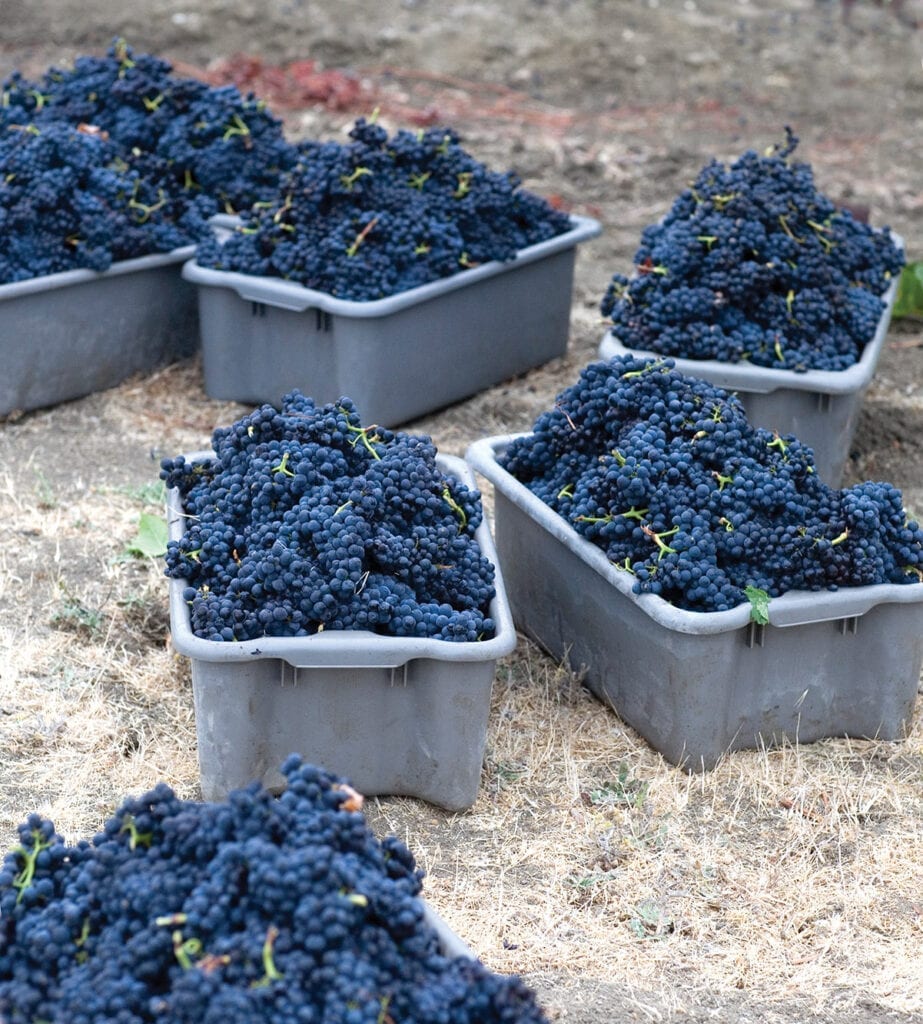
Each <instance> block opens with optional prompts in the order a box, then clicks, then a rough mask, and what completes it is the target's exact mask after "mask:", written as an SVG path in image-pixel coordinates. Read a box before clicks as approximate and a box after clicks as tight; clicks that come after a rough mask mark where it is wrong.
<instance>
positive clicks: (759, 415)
mask: <svg viewBox="0 0 923 1024" xmlns="http://www.w3.org/2000/svg"><path fill="white" fill-rule="evenodd" d="M896 294H897V281H896V280H895V281H894V282H892V284H891V287H890V288H889V289H888V290H887V292H886V293H885V294H884V295H883V296H882V298H883V300H884V302H885V308H884V311H883V313H882V315H881V319H880V320H879V321H878V328H877V330H876V331H875V336H874V337H873V338H872V340H871V341H870V342H869V343H868V344H867V345H866V346H865V348H864V349H863V351H862V356H861V358H860V359H859V362H857V363H856V364H855V365H854V366H851V367H849V369H847V370H808V371H806V372H805V373H795V372H794V371H792V370H775V369H772V368H771V367H766V366H751V365H749V364H747V363H723V362H720V361H719V360H717V359H677V358H675V357H673V356H670V357H669V358H671V359H673V361H674V363H676V369H677V370H679V371H680V372H681V373H685V374H687V375H688V376H690V377H700V378H701V379H703V380H707V381H710V382H711V383H712V384H716V385H717V386H718V387H721V388H724V389H725V390H727V391H734V392H736V393H737V395H738V397H739V398H740V400H741V402H742V403H743V406H744V409H745V410H746V413H747V418H748V419H749V420H750V422H751V423H752V424H753V425H754V426H757V427H766V428H767V429H768V430H775V431H777V432H778V433H780V434H794V435H795V436H796V437H797V438H798V440H799V441H802V442H803V443H804V444H807V445H810V446H811V448H813V449H814V461H815V465H816V466H817V472H818V473H819V474H820V476H821V479H822V480H823V481H824V482H825V483H828V484H830V486H831V487H839V486H840V483H841V481H842V478H843V470H844V468H845V466H846V460H847V459H848V458H849V449H850V446H851V445H852V440H853V437H855V434H856V427H857V426H858V424H859V412H860V410H861V408H862V399H863V396H864V395H865V392H866V389H867V388H868V386H869V384H870V383H871V380H872V377H873V375H874V373H875V368H876V367H877V365H878V360H879V358H880V356H881V350H882V347H883V346H884V341H885V335H886V334H887V333H888V326H889V325H890V323H891V311H892V309H893V308H894V299H895V296H896ZM599 355H600V358H602V359H612V358H613V356H620V355H635V356H640V357H641V358H651V359H663V358H664V356H663V355H662V354H660V353H656V352H645V351H642V350H641V349H634V348H626V347H625V346H624V345H623V344H622V343H621V342H620V341H619V340H618V338H616V337H615V336H614V335H612V334H611V333H609V334H606V335H605V336H604V337H603V340H602V343H601V344H600V346H599Z"/></svg>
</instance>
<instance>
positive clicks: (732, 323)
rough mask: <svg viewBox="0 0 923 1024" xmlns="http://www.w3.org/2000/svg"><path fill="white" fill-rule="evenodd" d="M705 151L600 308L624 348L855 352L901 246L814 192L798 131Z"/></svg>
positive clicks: (840, 355) (799, 364) (729, 357)
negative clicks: (735, 152) (759, 145)
mask: <svg viewBox="0 0 923 1024" xmlns="http://www.w3.org/2000/svg"><path fill="white" fill-rule="evenodd" d="M786 135H787V138H786V142H785V144H784V145H783V146H781V147H777V148H774V149H772V150H771V151H770V152H769V153H768V154H766V155H759V154H757V153H756V152H754V151H753V150H748V151H747V152H745V153H744V154H743V155H742V156H741V157H740V158H739V159H738V160H736V161H735V162H734V163H732V164H731V165H730V166H727V165H725V164H722V163H720V162H719V161H717V160H713V161H711V162H710V163H709V164H707V165H706V166H705V167H703V168H702V170H701V171H700V172H699V174H698V176H697V178H696V179H695V181H694V182H693V183H692V185H691V186H690V187H689V188H688V189H686V190H684V191H683V192H682V193H681V194H680V195H679V196H678V197H677V199H676V200H675V202H674V203H673V206H672V208H671V209H670V211H669V213H668V214H667V215H666V216H665V217H664V218H663V220H662V221H660V222H658V223H656V224H652V225H650V226H649V227H647V228H645V229H644V231H643V232H642V235H641V245H640V248H639V249H638V251H637V252H636V253H635V257H634V263H635V272H634V273H633V274H631V275H624V274H614V275H613V277H612V280H611V282H610V284H609V286H608V288H607V290H606V292H605V295H604V296H603V300H602V304H601V309H602V313H603V316H605V317H609V318H610V319H611V320H612V333H613V334H614V335H615V336H616V337H617V338H618V339H619V340H620V342H621V343H622V344H623V345H624V346H625V347H626V348H628V349H631V350H639V351H646V352H655V353H658V354H661V355H668V356H673V357H674V358H677V359H717V360H720V361H722V362H731V363H737V362H747V363H750V364H752V365H754V366H764V367H772V368H775V369H785V370H792V371H795V372H802V373H803V372H805V371H807V370H845V369H848V368H849V367H850V366H853V365H855V363H856V362H857V361H858V360H859V359H860V358H861V357H862V353H863V351H864V349H865V346H866V345H867V344H868V343H869V342H870V341H871V340H872V338H873V337H874V335H875V330H876V327H877V325H878V322H879V320H880V319H881V315H882V312H883V310H884V302H883V300H882V295H883V293H884V292H885V291H887V289H888V287H889V285H890V283H891V281H892V280H893V279H894V278H895V276H896V275H898V274H899V273H900V270H901V267H902V266H903V263H904V258H903V253H902V251H901V250H900V249H899V248H898V247H897V245H895V243H894V241H893V239H892V238H891V235H890V232H889V231H888V229H887V228H883V229H882V230H875V229H873V228H872V227H870V226H869V225H868V224H864V223H862V222H860V221H858V220H856V219H855V218H854V217H853V216H852V214H851V213H850V212H849V211H848V210H846V209H841V208H838V207H837V206H836V205H835V204H834V203H833V202H832V201H831V200H830V199H828V198H827V197H826V196H824V195H823V194H822V193H820V192H819V191H818V190H817V188H816V186H815V184H814V176H813V171H812V169H811V167H810V165H809V164H806V163H800V162H796V161H793V160H791V159H790V157H791V156H792V153H793V152H794V150H795V148H796V146H797V144H798V140H797V138H796V137H795V136H794V135H793V134H792V133H791V131H790V130H789V129H786Z"/></svg>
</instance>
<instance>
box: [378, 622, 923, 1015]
mask: <svg viewBox="0 0 923 1024" xmlns="http://www.w3.org/2000/svg"><path fill="white" fill-rule="evenodd" d="M491 721H492V727H491V734H490V740H489V752H488V757H487V763H486V766H485V775H484V786H483V793H482V796H481V797H480V799H479V800H478V802H477V804H476V805H475V807H474V808H473V809H472V811H471V812H470V813H468V814H466V815H463V816H458V817H455V818H451V819H447V820H442V821H438V824H437V823H436V822H435V821H434V820H433V818H432V814H431V813H430V812H428V811H423V810H420V809H416V808H414V807H413V806H412V804H411V802H409V801H378V802H377V811H376V817H377V820H378V821H380V822H381V824H382V825H384V826H386V827H389V828H391V829H395V828H397V829H398V830H399V831H401V832H402V833H403V835H404V836H405V837H406V838H407V839H408V840H409V841H411V842H412V844H413V846H414V848H415V850H416V851H417V853H418V855H419V857H420V859H421V862H422V863H423V865H424V866H425V867H426V868H427V871H428V873H429V883H428V888H429V893H430V899H431V900H432V901H433V902H434V903H435V904H436V905H437V906H438V907H439V908H440V909H441V910H442V911H443V913H444V914H445V915H446V917H447V918H448V919H449V921H450V922H451V923H452V925H453V926H454V927H455V929H456V930H457V931H458V932H459V933H460V934H461V935H462V936H463V937H465V939H466V940H467V941H469V942H470V943H471V944H472V945H473V946H474V947H475V948H476V949H477V950H478V951H479V952H480V953H481V954H482V956H483V957H484V959H485V960H486V961H487V962H488V963H490V964H491V965H492V966H494V967H495V968H497V969H500V970H508V971H516V970H518V971H528V972H529V973H531V974H538V975H541V974H542V973H543V972H555V971H559V970H560V969H561V967H562V965H567V969H568V970H569V971H573V972H574V973H576V974H586V975H587V976H589V977H594V976H595V977H599V976H600V971H601V967H602V965H605V969H604V970H603V971H602V976H608V977H609V978H610V979H612V980H619V981H621V982H622V983H623V984H624V985H625V986H626V987H627V989H628V990H629V991H630V990H631V989H637V990H638V991H639V992H643V991H650V990H652V989H660V988H671V987H675V988H680V989H682V988H689V987H695V986H701V987H703V988H707V989H709V990H734V989H741V990H747V991H748V992H750V993H751V994H753V995H757V994H758V995H759V997H760V999H761V1000H764V1001H772V1000H774V999H784V998H789V997H792V996H794V995H798V994H802V995H803V994H804V993H806V992H810V993H812V994H813V998H814V999H815V1000H816V1003H817V1005H818V1006H821V1005H823V1004H825V1003H826V1002H828V1001H829V1000H830V999H831V998H832V997H833V995H834V994H836V993H838V994H839V998H840V1002H841V1004H842V1002H843V996H844V994H845V993H848V994H850V995H851V996H852V998H853V999H854V1000H855V999H858V998H859V997H861V996H863V995H869V994H874V997H875V998H876V999H877V1000H879V1001H880V1002H881V1004H882V1005H885V1006H888V1007H891V1008H893V1009H895V1010H899V1011H903V1012H919V1011H921V1010H923V995H921V993H920V991H919V986H918V984H917V981H918V977H919V948H920V941H921V936H923V904H921V903H920V893H921V891H923V798H921V792H920V782H921V778H923V719H921V716H920V715H919V714H918V715H917V718H916V721H915V723H914V726H913V730H912V732H911V735H910V736H909V737H908V739H907V740H906V741H904V742H903V743H900V744H886V743H876V742H871V741H861V742H860V741H848V740H839V741H826V742H824V743H819V744H814V745H811V746H806V747H786V748H784V749H780V750H774V751H754V752H747V753H735V754H733V755H731V756H729V757H728V758H726V759H725V760H724V761H723V762H722V763H721V764H720V765H719V766H718V768H717V769H716V770H715V771H713V772H711V773H710V774H708V775H695V776H690V775H686V774H684V773H682V772H680V771H678V770H676V769H674V768H671V767H670V766H669V765H667V764H666V763H665V762H663V760H662V759H661V758H660V757H659V756H658V755H656V754H655V753H654V752H652V751H651V750H650V749H649V748H648V747H647V746H646V745H645V744H644V743H643V742H641V741H640V740H639V739H638V738H637V737H636V736H635V735H634V734H633V733H632V732H631V731H630V730H629V729H627V728H626V727H625V726H623V725H622V724H621V723H620V722H619V720H618V718H617V716H616V715H615V714H614V713H613V712H612V711H611V710H609V709H607V708H604V707H603V706H601V705H600V704H598V703H597V702H595V701H594V700H593V698H592V697H590V696H589V695H588V694H587V693H586V691H584V690H582V689H581V688H580V687H579V685H578V683H577V681H575V679H574V678H573V676H572V675H571V674H570V673H569V672H568V671H567V670H565V669H562V668H560V667H558V666H556V665H555V664H554V663H553V662H552V661H551V660H550V659H548V658H547V657H545V656H543V655H542V654H541V653H540V652H538V651H537V650H536V649H535V648H534V647H533V646H532V645H531V644H528V643H525V642H524V643H523V644H522V645H521V647H520V650H519V652H518V654H516V655H514V656H513V657H512V658H511V659H510V660H509V661H508V662H507V663H506V664H504V666H503V668H502V670H501V672H500V674H499V676H498V680H497V684H496V691H495V703H494V709H493V714H492V718H491ZM427 831H434V832H435V836H434V838H432V839H429V840H427V839H426V838H425V836H426V833H427Z"/></svg>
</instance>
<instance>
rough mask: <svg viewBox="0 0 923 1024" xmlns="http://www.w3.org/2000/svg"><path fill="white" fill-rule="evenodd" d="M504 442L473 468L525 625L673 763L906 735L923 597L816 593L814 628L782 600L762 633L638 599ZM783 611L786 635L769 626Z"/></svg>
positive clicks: (922, 631)
mask: <svg viewBox="0 0 923 1024" xmlns="http://www.w3.org/2000/svg"><path fill="white" fill-rule="evenodd" d="M505 444H506V439H487V440H486V441H484V442H479V443H478V444H475V445H473V446H472V449H471V450H470V451H469V456H468V458H469V461H470V463H471V464H472V465H473V466H474V467H475V468H476V469H477V471H478V472H480V473H482V474H483V475H485V476H486V477H487V478H488V479H489V480H491V482H492V483H493V485H494V519H495V527H494V530H495V540H496V545H497V551H498V555H499V558H500V561H501V564H502V565H503V566H504V570H505V579H506V585H507V593H508V596H509V599H510V606H511V609H512V613H513V619H514V621H515V622H516V624H517V626H518V627H519V628H520V629H522V630H523V632H525V633H527V634H528V635H529V636H531V637H532V638H533V639H534V640H536V641H537V642H538V643H539V644H540V645H541V646H542V647H543V648H545V649H546V650H547V651H548V652H549V653H550V654H551V655H552V656H553V657H555V658H559V659H566V661H567V663H568V664H569V665H570V667H571V668H572V669H573V670H574V671H575V672H578V673H580V674H581V676H582V679H583V681H584V683H585V685H586V686H587V687H588V688H589V689H590V690H591V691H592V692H593V693H594V694H595V695H596V696H597V697H599V698H600V699H601V700H603V701H605V702H606V703H608V704H609V705H611V706H612V707H613V708H614V709H615V711H617V712H618V714H619V716H620V717H621V718H622V719H623V720H624V721H625V722H627V723H628V724H629V725H631V726H632V727H633V728H634V729H635V730H636V731H637V732H639V733H640V734H641V736H643V737H644V738H645V739H646V740H647V741H648V742H649V743H650V744H651V746H653V747H654V748H655V749H656V750H658V751H659V752H660V753H661V754H663V756H664V757H665V758H666V759H667V760H668V761H670V762H671V763H673V764H677V765H681V766H682V767H683V768H685V769H686V770H688V771H696V770H703V769H704V770H707V769H710V768H712V767H714V765H715V764H716V763H717V762H718V760H719V759H720V758H721V757H722V756H723V755H724V754H725V753H726V752H729V751H733V750H738V749H746V748H759V747H763V746H766V747H771V746H776V745H778V744H780V743H783V742H805V743H806V742H810V741H813V740H817V739H821V738H824V737H834V736H853V737H877V738H880V739H885V740H890V739H898V738H900V737H902V736H903V735H905V733H906V730H907V728H908V727H909V725H910V721H911V716H912V714H913V708H914V703H915V698H916V693H917V685H918V680H919V677H920V668H921V665H923V586H919V585H917V584H908V585H906V586H901V585H891V586H887V585H884V586H881V587H875V588H843V589H842V590H840V591H837V592H835V593H830V592H823V593H818V594H811V595H810V599H811V600H810V602H808V606H809V607H810V608H811V611H810V612H809V613H807V614H806V621H803V622H798V621H797V618H798V616H797V615H795V616H793V617H792V618H791V619H790V618H789V617H788V616H786V615H785V614H784V613H785V609H786V607H791V606H792V605H793V604H796V603H799V607H800V606H801V605H802V604H804V602H801V596H799V595H783V597H781V598H777V599H774V600H773V601H772V602H770V609H771V617H770V624H769V625H768V626H765V627H757V626H755V625H751V624H750V622H749V618H748V614H747V610H746V609H745V608H743V607H742V608H740V609H733V610H732V612H720V613H695V612H685V611H682V610H681V609H673V606H671V605H669V604H667V602H665V601H663V600H662V599H660V598H658V597H655V596H654V595H645V596H643V597H642V598H640V599H637V598H636V597H635V596H634V595H631V594H630V590H629V591H628V592H625V590H624V589H619V588H618V587H616V586H615V585H614V584H613V581H612V580H611V579H610V578H607V577H606V575H605V574H603V573H601V572H600V571H599V570H598V566H596V565H594V564H593V563H594V562H599V559H600V558H601V559H602V562H603V563H605V562H606V559H605V555H604V554H603V552H602V551H600V550H599V549H598V548H596V547H595V546H594V545H592V544H590V542H588V541H586V540H585V539H584V538H582V537H580V536H579V535H578V534H576V532H575V531H573V530H571V529H570V527H569V526H568V525H567V524H566V523H565V522H564V520H562V519H560V517H558V516H557V514H556V513H555V512H553V511H552V510H551V509H550V508H548V507H547V506H545V505H543V504H542V503H541V502H540V501H539V499H537V498H536V497H535V496H534V495H532V494H531V492H529V491H528V490H527V488H525V486H524V485H522V484H520V483H519V482H518V481H516V480H514V479H513V477H511V476H510V475H509V474H507V473H506V472H505V471H504V470H503V469H502V468H501V467H500V466H499V464H498V463H496V461H495V455H496V453H497V452H502V450H503V448H504V447H505ZM535 506H540V508H539V509H538V510H536V509H535ZM542 510H543V511H542ZM546 514H547V516H546ZM547 517H551V518H550V519H549V518H547ZM608 571H609V572H610V573H616V572H617V570H615V569H614V567H613V568H610V569H609V570H608ZM918 586H919V589H917V587H918ZM624 588H629V585H628V584H627V583H626V584H625V585H624ZM850 590H852V591H854V592H853V593H850ZM872 590H874V591H875V592H876V595H879V594H880V595H881V597H882V600H881V602H880V603H875V602H874V600H873V601H872V602H871V604H870V606H869V607H868V608H867V609H866V608H865V605H864V602H863V600H862V595H861V594H860V593H858V592H859V591H872ZM802 596H803V595H802ZM774 605H775V606H776V608H778V609H781V611H780V614H779V619H780V621H784V622H785V623H786V624H785V625H773V624H772V614H773V611H774V610H773V606H774ZM648 609H655V610H656V612H657V617H658V619H659V620H660V621H657V620H655V618H654V617H652V615H651V614H650V612H649V610H648ZM722 617H723V618H722ZM671 621H672V623H673V627H674V628H671ZM716 623H718V624H721V625H720V628H717V629H716Z"/></svg>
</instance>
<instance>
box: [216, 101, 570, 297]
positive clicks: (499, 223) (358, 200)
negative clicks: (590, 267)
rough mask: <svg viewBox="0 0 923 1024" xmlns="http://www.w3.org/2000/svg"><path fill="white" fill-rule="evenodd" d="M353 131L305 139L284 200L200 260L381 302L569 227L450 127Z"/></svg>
mask: <svg viewBox="0 0 923 1024" xmlns="http://www.w3.org/2000/svg"><path fill="white" fill-rule="evenodd" d="M350 136H351V139H352V141H351V142H350V143H347V144H342V143H339V142H323V143H322V142H308V143H304V144H302V146H301V147H300V160H299V163H298V165H297V166H296V167H295V168H294V170H292V171H291V173H290V174H288V175H287V176H286V177H285V178H283V180H282V184H281V189H280V192H279V194H278V196H277V198H276V199H275V201H274V202H267V203H261V204H258V206H257V207H255V208H254V209H253V211H252V212H251V214H250V215H249V216H248V217H247V218H246V219H245V221H244V223H243V225H242V226H241V227H240V229H239V230H238V231H237V232H236V233H234V234H233V235H232V236H231V238H229V239H228V240H227V241H223V242H222V241H219V240H218V239H205V240H204V241H203V242H202V244H201V245H200V246H199V249H198V253H197V257H196V258H197V261H198V262H199V263H200V264H201V265H202V266H208V267H213V268H216V269H220V270H231V271H236V272H239V273H244V274H253V275H258V276H261V277H262V276H270V277H281V278H284V279H286V280H290V281H293V282H295V283H297V284H300V285H303V286H305V287H308V288H312V289H316V290H317V291H322V292H326V293H328V294H330V295H333V296H336V297H338V298H341V299H349V300H353V301H371V300H374V299H380V298H383V297H386V296H388V295H393V294H395V293H398V292H402V291H406V290H407V289H409V288H414V287H416V286H418V285H422V284H426V283H428V282H430V281H435V280H438V279H440V278H444V277H449V276H451V275H453V274H456V273H459V272H460V271H463V270H465V269H468V268H470V267H475V266H478V265H480V264H483V263H486V262H489V261H491V260H511V259H514V258H515V256H516V254H517V252H518V251H519V250H521V249H524V248H526V247H528V246H530V245H534V244H536V243H538V242H541V241H545V240H546V239H548V238H551V237H553V236H555V235H558V234H562V233H563V232H565V231H567V230H569V229H570V226H571V223H570V218H569V217H568V216H567V215H566V214H565V213H562V212H561V211H559V210H556V209H554V208H553V207H552V206H551V205H550V204H548V203H547V202H546V201H545V200H543V199H541V198H539V197H538V196H535V195H533V194H532V193H530V192H528V191H525V190H524V189H522V188H520V187H519V179H518V178H517V177H516V176H515V175H514V174H512V173H499V172H495V171H491V170H489V169H488V168H487V167H485V166H484V165H483V164H482V163H480V162H478V161H477V160H476V159H475V158H474V157H473V156H471V155H470V154H469V153H467V152H466V151H465V150H464V149H463V148H462V146H461V145H460V143H459V139H458V136H457V135H456V134H455V133H454V132H453V131H452V130H451V129H448V128H429V129H427V130H425V131H420V132H416V133H414V132H409V131H398V132H396V133H395V134H394V135H393V136H391V137H390V138H389V136H388V133H387V131H385V129H384V128H382V127H381V126H380V125H378V124H376V123H373V122H369V121H366V120H364V119H362V118H360V119H359V120H358V121H357V122H356V124H355V126H354V127H353V129H352V131H351V132H350Z"/></svg>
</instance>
